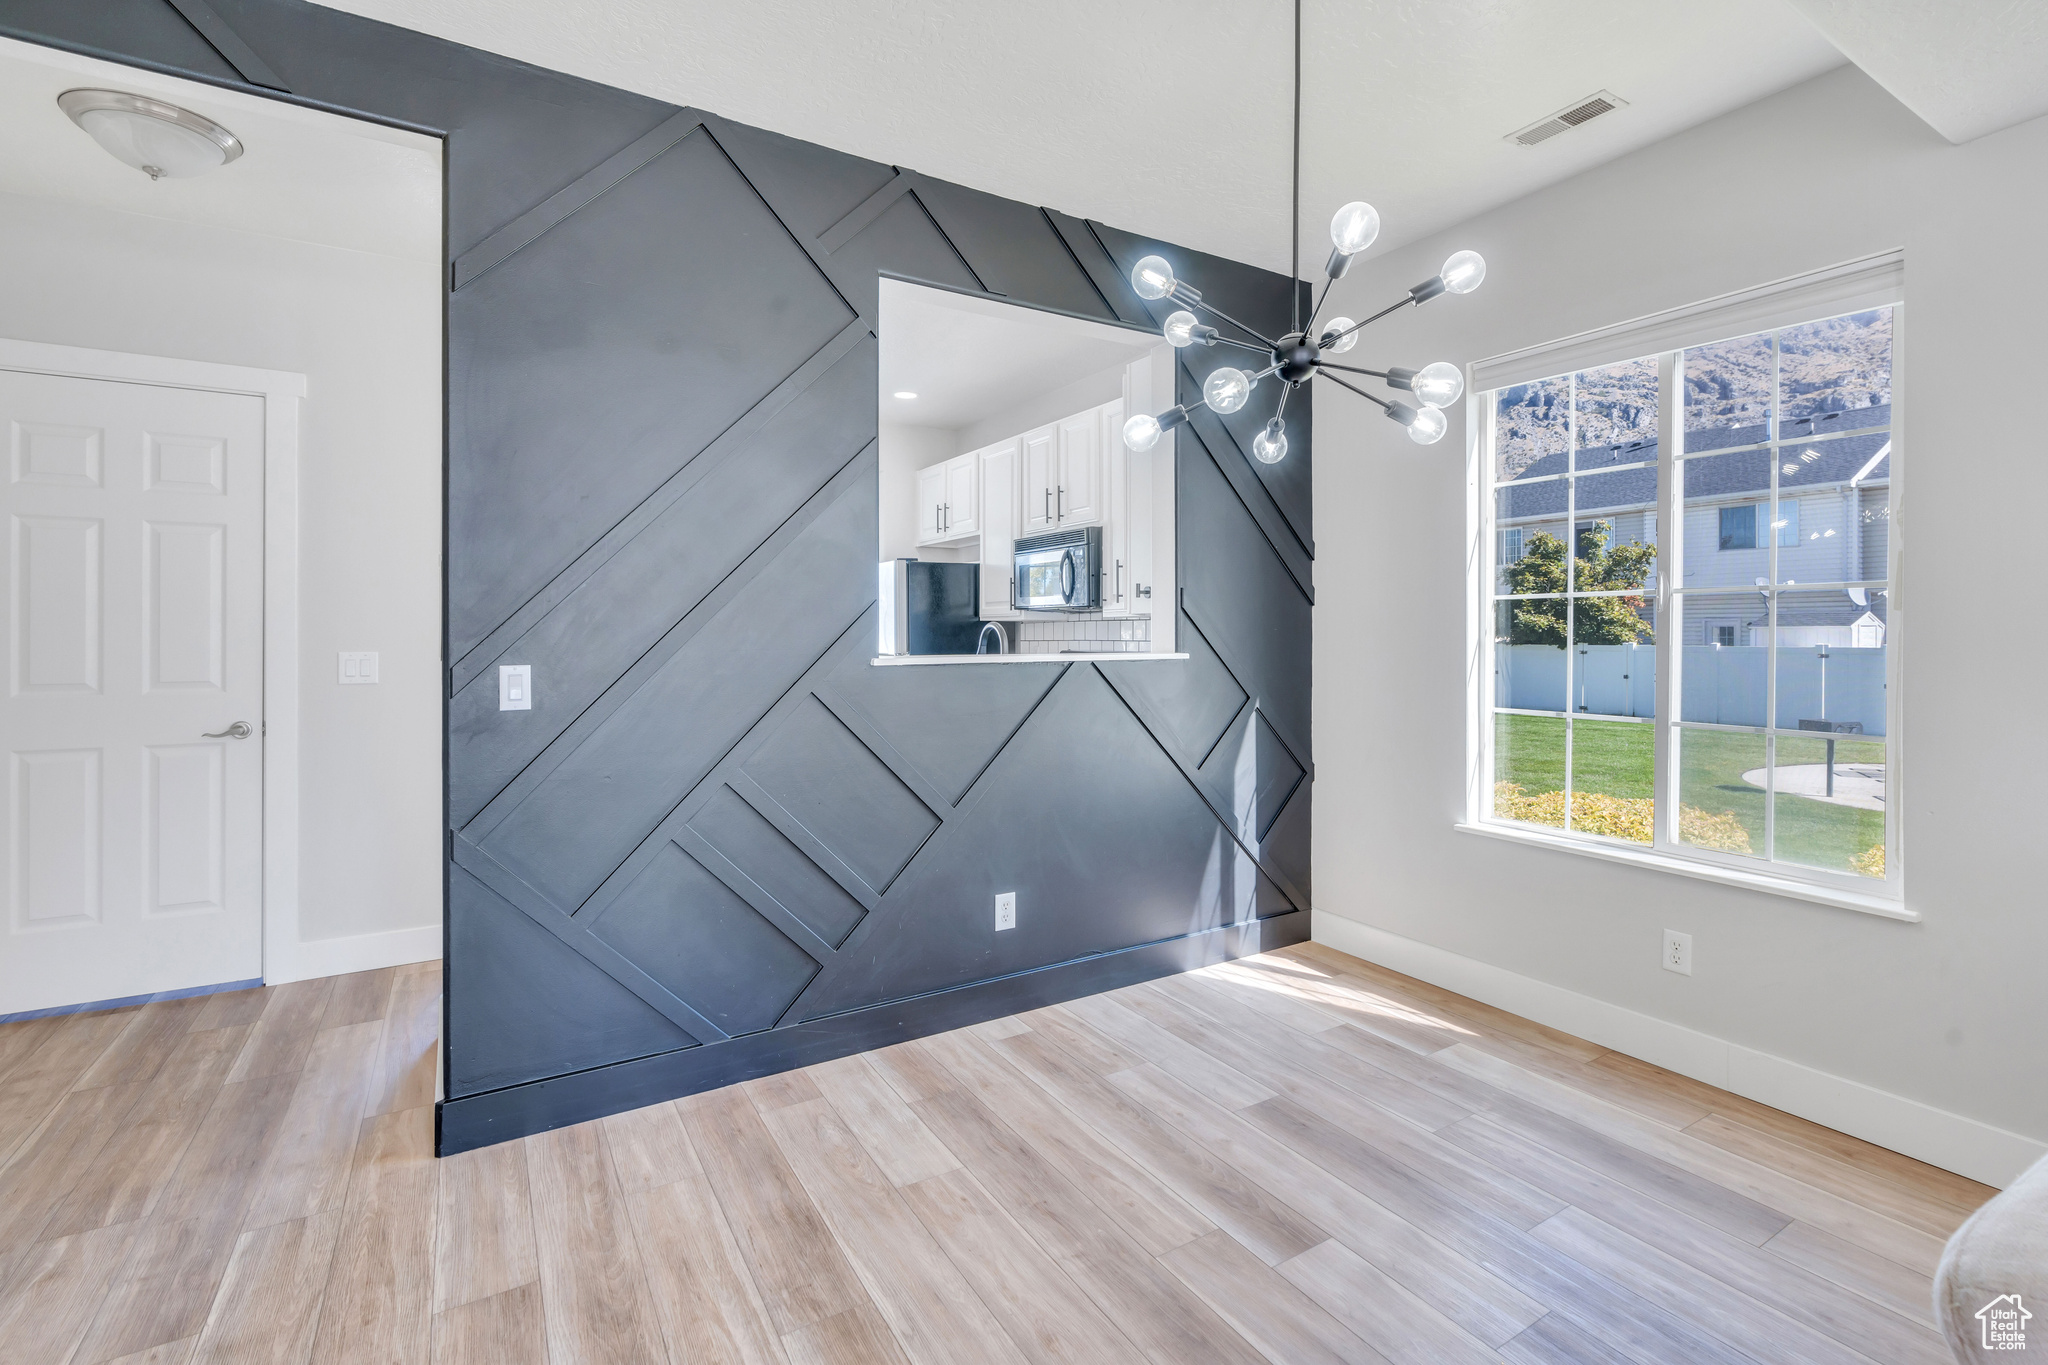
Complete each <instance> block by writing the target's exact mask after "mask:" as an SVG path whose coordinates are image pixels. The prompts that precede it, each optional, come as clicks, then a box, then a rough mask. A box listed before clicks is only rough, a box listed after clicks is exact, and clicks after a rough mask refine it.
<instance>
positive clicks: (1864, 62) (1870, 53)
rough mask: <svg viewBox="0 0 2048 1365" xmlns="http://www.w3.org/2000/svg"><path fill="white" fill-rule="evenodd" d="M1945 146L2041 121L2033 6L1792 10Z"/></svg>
mask: <svg viewBox="0 0 2048 1365" xmlns="http://www.w3.org/2000/svg"><path fill="white" fill-rule="evenodd" d="M1792 3H1793V4H1795V5H1797V6H1798V7H1799V8H1800V9H1801V10H1802V11H1804V12H1805V14H1806V16H1807V18H1809V19H1811V20H1812V21H1813V22H1814V25H1815V26H1816V27H1818V28H1819V29H1820V31H1821V32H1823V33H1825V34H1826V35H1827V36H1828V37H1829V38H1830V39H1832V40H1833V41H1834V43H1835V45H1836V46H1838V47H1840V48H1841V50H1842V51H1843V52H1845V53H1847V54H1848V55H1849V57H1850V58H1851V59H1852V60H1853V61H1854V62H1855V63H1856V64H1857V65H1858V66H1860V67H1862V68H1863V70H1864V71H1865V72H1866V73H1867V74H1868V75H1869V76H1870V78H1871V79H1872V80H1874V81H1876V82H1877V83H1878V84H1879V85H1882V86H1883V87H1884V88H1885V89H1886V90H1889V91H1890V92H1891V93H1892V96H1893V97H1894V98H1895V99H1897V100H1898V101H1899V103H1901V104H1903V105H1905V106H1906V107H1907V108H1908V109H1911V110H1912V111H1913V112H1914V113H1916V114H1918V115H1919V116H1920V117H1921V118H1922V119H1925V120H1926V121H1927V122H1928V123H1929V124H1930V125H1932V126H1933V128H1934V130H1935V131H1936V132H1938V133H1940V134H1941V135H1942V136H1943V137H1945V138H1947V139H1948V140H1949V141H1950V142H1968V141H1969V140H1970V139H1971V138H1974V137H1982V136H1983V135H1984V134H1986V133H1995V132H1997V131H1998V130H1999V129H2001V128H2009V127H2011V126H2012V125H2013V124H2015V123H2019V122H2021V121H2022V120H2024V119H2030V118H2038V117H2040V116H2041V115H2042V114H2048V4H2042V3H2041V0H1939V3H1935V0H1792Z"/></svg>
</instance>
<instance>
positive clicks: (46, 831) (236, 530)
mask: <svg viewBox="0 0 2048 1365" xmlns="http://www.w3.org/2000/svg"><path fill="white" fill-rule="evenodd" d="M0 439H4V440H5V441H6V443H7V445H6V452H5V453H6V458H7V461H8V463H7V466H6V468H5V470H4V471H0V475H4V479H5V489H6V492H5V509H4V510H5V514H6V528H7V534H8V553H7V560H6V584H5V591H4V592H0V617H4V640H5V644H6V648H7V653H8V679H7V682H8V686H7V692H6V697H5V703H4V705H0V752H4V754H5V757H6V761H7V765H8V778H7V785H6V792H5V831H4V837H0V898H4V902H5V905H6V921H5V948H4V951H0V1014H11V1013H15V1012H17V1011H21V1010H32V1009H43V1008H47V1007H49V1006H53V1005H68V1004H76V1003H79V1002H82V1001H90V1000H107V999H116V998H120V997H124V996H131V995H141V994H145V993H149V992H154V991H162V990H174V989H178V988H181V987H186V986H203V985H211V984H214V983H217V982H222V981H244V980H248V979H250V978H253V977H258V976H261V975H262V974H263V942H262V875H263V865H262V863H263V860H262V851H263V846H262V837H263V829H262V800H263V710H262V702H263V578H262V574H263V400H262V399H260V398H255V397H250V396H245V395H237V394H219V393H207V392H201V391H197V390H190V389H173V388H157V387H154V386H151V385H147V384H127V383H116V382H113V381H107V380H90V379H70V378H61V377H58V376H54V375H41V374H25V373H20V372H16V371H0ZM237 722H240V723H242V724H244V725H246V726H247V727H248V733H247V737H246V738H235V737H234V735H233V734H232V733H225V734H224V733H222V732H228V731H231V730H232V727H234V726H235V725H236V723H237Z"/></svg>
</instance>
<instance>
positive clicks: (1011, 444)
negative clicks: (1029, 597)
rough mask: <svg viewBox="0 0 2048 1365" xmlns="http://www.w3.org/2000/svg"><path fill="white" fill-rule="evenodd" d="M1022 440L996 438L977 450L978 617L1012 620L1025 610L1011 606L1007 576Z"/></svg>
mask: <svg viewBox="0 0 2048 1365" xmlns="http://www.w3.org/2000/svg"><path fill="white" fill-rule="evenodd" d="M1022 444H1023V443H1022V441H1020V440H1017V439H1015V438H1013V439H1011V440H1008V441H998V442H997V443H996V444H994V445H992V446H988V447H985V448H984V449H982V450H980V451H977V452H976V455H977V457H978V459H979V464H980V467H979V469H978V470H977V477H978V480H979V483H980V486H981V487H980V492H981V505H980V508H979V509H978V512H977V516H978V522H977V524H978V525H979V526H980V527H981V616H982V619H983V620H985V621H1014V620H1017V619H1019V618H1020V617H1022V616H1023V614H1024V613H1022V612H1020V611H1017V610H1016V609H1014V608H1013V607H1012V606H1011V605H1010V600H1011V599H1010V577H1011V574H1012V573H1013V572H1014V571H1015V568H1016V564H1015V558H1014V547H1015V545H1016V543H1017V462H1018V454H1019V451H1020V449H1021V447H1022Z"/></svg>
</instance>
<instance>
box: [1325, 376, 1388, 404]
mask: <svg viewBox="0 0 2048 1365" xmlns="http://www.w3.org/2000/svg"><path fill="white" fill-rule="evenodd" d="M1316 373H1318V374H1320V375H1322V376H1323V378H1325V379H1327V380H1329V381H1330V382H1331V383H1332V384H1336V385H1339V386H1341V387H1343V388H1347V389H1349V390H1351V391H1352V392H1353V393H1355V394H1357V395H1358V396H1359V397H1360V398H1363V399H1365V400H1366V401H1367V402H1368V403H1378V404H1379V405H1380V407H1381V408H1382V409H1389V410H1390V409H1392V408H1393V406H1394V405H1393V404H1392V403H1389V402H1387V401H1386V400H1385V399H1382V398H1375V397H1373V396H1372V395H1371V394H1369V393H1367V392H1366V391H1365V390H1364V389H1361V388H1359V387H1358V385H1356V384H1350V383H1346V382H1345V381H1344V380H1342V379H1339V378H1338V377H1337V376H1336V375H1334V374H1330V373H1328V372H1327V371H1324V370H1318V371H1316Z"/></svg>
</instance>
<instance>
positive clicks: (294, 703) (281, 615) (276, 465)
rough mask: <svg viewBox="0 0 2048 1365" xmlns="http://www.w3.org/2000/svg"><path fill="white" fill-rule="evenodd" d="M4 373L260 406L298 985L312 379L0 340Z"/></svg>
mask: <svg viewBox="0 0 2048 1365" xmlns="http://www.w3.org/2000/svg"><path fill="white" fill-rule="evenodd" d="M0 370H20V371H24V372H27V373H31V374H49V375H60V376H63V377H65V378H70V379H101V380H111V381H113V382H115V383H122V384H150V385H154V386H156V387H158V388H171V389H204V390H207V391H210V392H214V393H238V394H248V395H251V396H254V397H256V398H260V399H262V400H263V833H262V849H263V882H262V885H263V916H262V924H263V945H262V947H263V958H262V961H263V979H264V980H265V981H267V982H270V983H273V984H275V983H278V982H284V981H297V980H299V979H300V978H302V977H306V976H317V975H321V974H322V973H321V972H320V971H319V970H317V969H315V970H306V967H307V966H310V965H311V964H306V963H303V962H302V961H301V959H302V958H303V957H304V953H303V951H302V948H301V945H300V941H299V400H300V399H302V398H304V397H305V396H306V376H304V375H303V374H293V373H291V372H289V371H286V370H259V369H255V368H252V367H250V366H246V365H222V364H217V363H215V362H213V361H210V360H182V359H178V358H176V357H172V356H156V355H135V354H131V353H129V352H126V351H101V350H94V349H92V348H90V347H85V346H59V345H56V344H55V343H52V342H44V341H16V340H11V339H7V338H0Z"/></svg>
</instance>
